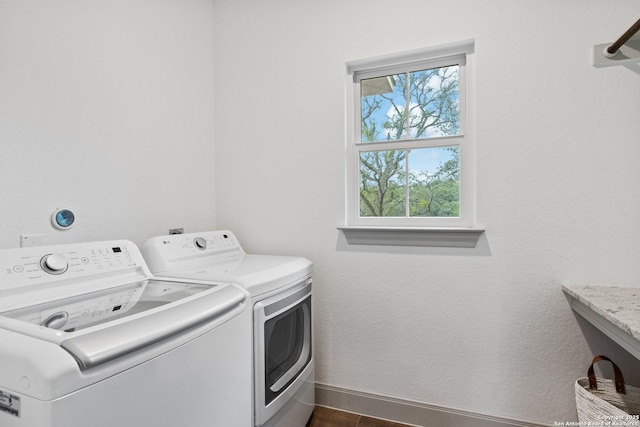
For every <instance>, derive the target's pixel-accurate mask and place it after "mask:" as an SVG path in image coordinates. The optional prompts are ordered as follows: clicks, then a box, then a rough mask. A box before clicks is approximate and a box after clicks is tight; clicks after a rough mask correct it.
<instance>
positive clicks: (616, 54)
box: [593, 19, 640, 68]
mask: <svg viewBox="0 0 640 427" xmlns="http://www.w3.org/2000/svg"><path fill="white" fill-rule="evenodd" d="M638 62H640V19H638V20H637V21H636V23H635V24H633V25H632V26H631V27H630V28H629V29H628V30H627V31H626V32H625V33H624V34H623V35H621V36H620V38H619V39H618V40H616V41H615V42H613V43H604V44H598V45H595V46H594V47H593V66H594V67H597V68H600V67H611V66H613V65H628V64H635V63H638Z"/></svg>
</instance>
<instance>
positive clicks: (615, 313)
mask: <svg viewBox="0 0 640 427" xmlns="http://www.w3.org/2000/svg"><path fill="white" fill-rule="evenodd" d="M562 290H563V291H564V292H565V293H566V294H567V295H569V296H570V297H571V300H570V304H571V308H572V309H573V310H574V311H576V312H577V313H578V314H580V315H581V316H583V317H584V318H585V319H587V320H588V321H589V322H591V323H592V324H593V325H594V326H596V327H597V328H598V329H600V330H601V331H602V332H604V333H605V334H606V335H608V336H609V337H610V338H612V339H613V340H614V341H616V342H617V343H618V344H620V345H621V346H622V347H624V348H626V349H627V350H628V351H630V352H631V353H632V354H633V355H634V356H636V357H637V358H640V288H630V287H629V288H623V287H612V286H573V285H563V286H562Z"/></svg>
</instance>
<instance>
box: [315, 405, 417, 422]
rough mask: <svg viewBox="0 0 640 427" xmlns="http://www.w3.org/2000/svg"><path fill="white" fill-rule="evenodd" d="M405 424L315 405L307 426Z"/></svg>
mask: <svg viewBox="0 0 640 427" xmlns="http://www.w3.org/2000/svg"><path fill="white" fill-rule="evenodd" d="M406 426H407V424H399V423H392V422H390V421H384V420H379V419H377V418H370V417H365V416H364V415H358V414H352V413H350V412H342V411H338V410H336V409H331V408H325V407H323V406H316V407H315V409H314V410H313V415H312V416H311V419H310V420H309V422H308V423H307V427H406Z"/></svg>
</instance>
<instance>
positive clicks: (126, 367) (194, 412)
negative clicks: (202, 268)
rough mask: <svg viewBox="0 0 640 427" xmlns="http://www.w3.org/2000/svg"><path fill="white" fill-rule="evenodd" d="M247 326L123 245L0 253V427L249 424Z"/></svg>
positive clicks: (207, 285)
mask: <svg viewBox="0 0 640 427" xmlns="http://www.w3.org/2000/svg"><path fill="white" fill-rule="evenodd" d="M251 318H252V316H251V305H250V297H249V294H248V292H247V291H246V290H244V289H243V288H241V287H239V286H236V285H232V284H227V283H214V282H210V281H201V280H200V281H198V280H179V281H177V280H174V281H170V280H163V279H157V278H154V277H152V275H151V272H150V271H149V269H148V267H147V266H146V264H145V262H144V259H143V258H142V255H141V254H140V251H139V250H138V248H137V247H136V246H135V245H134V244H133V243H131V242H129V241H125V240H117V241H107V242H92V243H79V244H72V245H57V246H48V247H46V246H41V247H32V248H20V249H6V250H0V341H1V342H2V345H1V346H0V366H1V367H2V369H0V425H1V426H3V427H87V426H91V427H113V426H116V425H117V426H120V427H141V426H154V427H175V426H189V427H230V426H233V427H247V426H250V425H251V423H252V401H251V390H252V388H251V387H252V386H251V364H252V360H251V356H250V351H251V330H252V329H251V328H252V325H251Z"/></svg>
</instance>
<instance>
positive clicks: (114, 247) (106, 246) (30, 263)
mask: <svg viewBox="0 0 640 427" xmlns="http://www.w3.org/2000/svg"><path fill="white" fill-rule="evenodd" d="M135 267H144V268H145V269H146V264H145V263H144V259H143V258H142V255H141V254H140V251H139V250H138V248H137V247H136V246H135V244H133V243H132V242H129V241H126V240H117V241H107V242H92V243H78V244H72V245H55V246H35V247H29V248H16V249H4V250H0V292H1V291H4V290H7V289H13V288H18V287H20V286H30V285H34V284H39V283H47V282H55V281H60V280H67V279H81V278H89V277H92V276H95V275H99V274H103V273H110V272H112V273H117V272H119V271H124V270H130V269H132V268H135Z"/></svg>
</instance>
